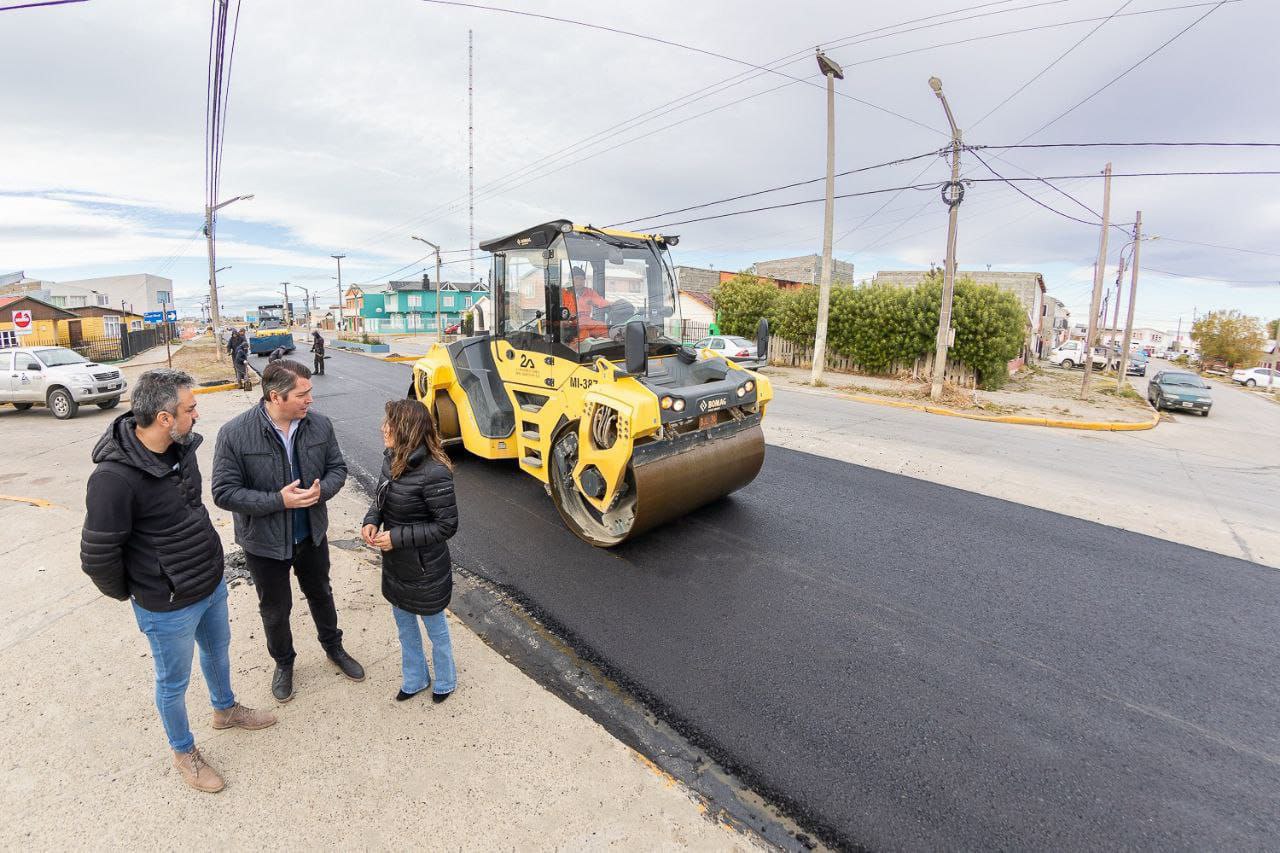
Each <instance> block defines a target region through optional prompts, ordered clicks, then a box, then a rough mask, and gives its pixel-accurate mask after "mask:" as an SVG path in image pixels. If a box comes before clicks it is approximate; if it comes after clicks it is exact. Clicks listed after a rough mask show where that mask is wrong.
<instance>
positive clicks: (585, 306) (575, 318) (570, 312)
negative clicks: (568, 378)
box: [560, 267, 609, 347]
mask: <svg viewBox="0 0 1280 853" xmlns="http://www.w3.org/2000/svg"><path fill="white" fill-rule="evenodd" d="M572 275H573V287H572V288H570V289H568V290H562V291H561V292H560V309H561V314H560V316H561V318H562V320H561V328H562V329H564V343H566V344H568V345H569V346H573V347H576V346H577V345H578V344H579V343H581V342H582V341H583V340H585V339H587V338H607V337H609V324H608V323H607V322H604V321H601V320H597V319H595V318H594V317H592V316H591V312H592V311H593V310H594V309H596V308H607V307H608V306H609V300H607V299H605V298H604V297H603V296H601V295H600V294H599V293H598V292H597V291H596V290H595V288H593V287H588V286H587V274H586V272H585V271H584V270H583V269H582V267H574V268H573V274H572Z"/></svg>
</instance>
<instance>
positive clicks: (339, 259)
mask: <svg viewBox="0 0 1280 853" xmlns="http://www.w3.org/2000/svg"><path fill="white" fill-rule="evenodd" d="M329 257H331V258H333V259H334V260H335V261H337V262H338V301H337V302H336V303H335V304H336V305H337V306H338V313H337V314H336V315H334V318H333V331H334V334H335V335H336V334H337V332H338V325H339V323H340V322H341V320H342V307H343V302H342V259H343V258H345V257H346V255H330V256H329Z"/></svg>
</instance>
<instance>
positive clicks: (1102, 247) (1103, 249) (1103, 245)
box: [1080, 163, 1111, 400]
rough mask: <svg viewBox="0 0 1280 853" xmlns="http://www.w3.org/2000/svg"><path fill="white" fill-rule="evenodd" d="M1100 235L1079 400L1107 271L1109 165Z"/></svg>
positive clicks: (1089, 369) (1085, 392)
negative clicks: (1103, 280) (1103, 279)
mask: <svg viewBox="0 0 1280 853" xmlns="http://www.w3.org/2000/svg"><path fill="white" fill-rule="evenodd" d="M1103 175H1104V176H1105V177H1104V178H1103V182H1102V235H1101V236H1100V237H1099V238H1098V263H1097V264H1096V265H1095V266H1094V268H1093V297H1092V298H1091V299H1090V300H1089V331H1088V334H1087V335H1086V336H1085V349H1086V350H1087V352H1086V353H1085V354H1084V379H1082V380H1081V381H1080V399H1081V400H1087V399H1089V380H1090V379H1091V378H1092V377H1093V348H1094V346H1095V345H1096V341H1095V340H1094V338H1095V336H1096V335H1097V333H1098V302H1099V301H1100V300H1101V299H1102V276H1103V274H1104V273H1105V272H1106V269H1107V231H1108V230H1109V229H1110V228H1111V164H1110V163H1108V164H1107V168H1106V169H1105V170H1104V171H1103Z"/></svg>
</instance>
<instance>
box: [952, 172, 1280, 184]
mask: <svg viewBox="0 0 1280 853" xmlns="http://www.w3.org/2000/svg"><path fill="white" fill-rule="evenodd" d="M1230 175H1253V176H1263V175H1280V170H1274V169H1271V170H1266V169H1253V170H1249V169H1220V170H1217V171H1200V170H1188V171H1172V172H1112V173H1111V177H1113V178H1170V177H1174V178H1176V177H1195V176H1218V177H1224V176H1230ZM1101 177H1102V175H1101V174H1096V175H1050V176H1048V177H1044V178H1042V177H1030V178H999V179H998V180H1002V181H1065V180H1068V179H1074V178H1101ZM994 180H997V179H996V178H965V182H966V183H969V182H972V183H989V182H991V181H994Z"/></svg>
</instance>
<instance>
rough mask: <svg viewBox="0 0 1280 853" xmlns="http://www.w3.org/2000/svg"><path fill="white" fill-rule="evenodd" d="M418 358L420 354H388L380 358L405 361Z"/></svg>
mask: <svg viewBox="0 0 1280 853" xmlns="http://www.w3.org/2000/svg"><path fill="white" fill-rule="evenodd" d="M420 358H422V356H420V355H389V356H386V357H384V358H383V359H382V360H383V361H399V362H406V361H417V360H418V359H420Z"/></svg>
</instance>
